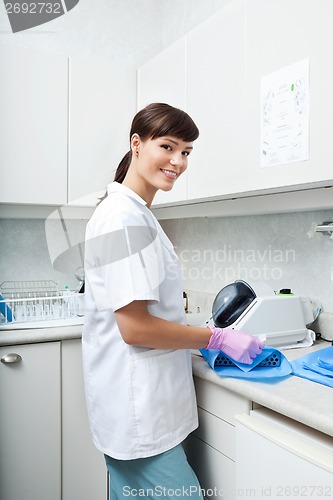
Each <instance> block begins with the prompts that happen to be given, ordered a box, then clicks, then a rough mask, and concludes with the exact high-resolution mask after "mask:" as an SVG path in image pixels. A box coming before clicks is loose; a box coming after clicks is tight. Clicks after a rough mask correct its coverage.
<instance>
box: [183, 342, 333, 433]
mask: <svg viewBox="0 0 333 500" xmlns="http://www.w3.org/2000/svg"><path fill="white" fill-rule="evenodd" d="M330 345H331V344H330V343H328V342H324V341H321V342H317V343H315V344H314V345H313V346H312V347H308V348H301V349H290V350H285V351H283V354H284V355H285V356H286V357H287V359H289V360H290V361H291V360H293V359H296V358H298V357H300V356H304V355H306V354H309V353H310V352H313V351H314V350H317V349H323V348H325V347H329V346H330ZM192 365H193V374H194V375H195V376H197V377H200V378H202V379H204V380H207V381H209V382H212V383H214V384H216V385H220V386H221V387H224V388H225V389H229V390H230V391H233V392H236V393H237V394H240V395H242V396H244V397H246V398H247V399H249V400H250V401H254V402H255V403H258V404H260V405H262V406H265V407H267V408H270V409H271V410H274V411H276V412H278V413H281V414H282V415H286V416H287V417H290V418H292V419H293V420H296V421H298V422H302V423H303V424H305V425H308V426H310V427H312V428H314V429H317V430H318V431H321V432H324V433H325V434H328V435H330V436H332V437H333V388H331V387H327V386H325V385H321V384H318V383H316V382H312V381H310V380H305V379H303V378H300V377H296V376H290V377H287V378H285V379H282V380H280V381H278V382H274V383H267V382H257V381H255V382H254V381H251V380H242V379H236V378H223V377H220V376H219V375H217V374H216V373H215V372H214V371H213V370H212V369H211V368H210V366H209V365H208V363H207V362H206V360H205V359H204V358H202V357H201V356H196V355H193V356H192Z"/></svg>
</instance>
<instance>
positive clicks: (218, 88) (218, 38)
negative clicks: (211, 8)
mask: <svg viewBox="0 0 333 500" xmlns="http://www.w3.org/2000/svg"><path fill="white" fill-rule="evenodd" d="M244 43H245V2H244V0H235V1H233V2H229V3H228V4H227V5H226V6H225V7H224V8H223V9H221V10H220V11H218V12H217V13H216V14H215V15H214V16H212V17H211V18H209V19H208V20H207V21H205V22H204V23H202V24H201V25H200V26H198V27H197V28H196V29H194V30H193V31H191V32H190V33H189V34H188V47H187V111H188V113H189V114H190V115H191V116H192V118H193V119H194V121H195V122H196V123H197V125H198V127H199V129H200V137H199V139H198V140H197V141H196V143H195V149H194V151H193V155H192V156H191V157H190V160H191V164H190V167H189V172H188V196H187V197H188V199H190V200H191V199H196V198H206V197H212V196H221V195H225V194H229V193H238V192H240V191H244V190H245V189H246V187H247V179H246V175H245V174H246V170H245V158H244V118H245V114H244V108H245V106H244V104H245V102H244V91H245V47H244Z"/></svg>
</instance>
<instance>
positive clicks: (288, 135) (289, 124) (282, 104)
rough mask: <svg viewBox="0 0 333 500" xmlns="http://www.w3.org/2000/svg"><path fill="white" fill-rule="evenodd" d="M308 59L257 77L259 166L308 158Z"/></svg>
mask: <svg viewBox="0 0 333 500" xmlns="http://www.w3.org/2000/svg"><path fill="white" fill-rule="evenodd" d="M309 66H310V64H309V59H304V60H302V61H299V62H297V63H295V64H291V65H290V66H286V67H285V68H282V69H280V70H278V71H275V72H274V73H270V74H268V75H264V76H263V77H262V78H261V86H260V87H261V88H260V99H261V144H260V166H261V167H270V166H275V165H282V164H285V163H292V162H299V161H304V160H308V159H309Z"/></svg>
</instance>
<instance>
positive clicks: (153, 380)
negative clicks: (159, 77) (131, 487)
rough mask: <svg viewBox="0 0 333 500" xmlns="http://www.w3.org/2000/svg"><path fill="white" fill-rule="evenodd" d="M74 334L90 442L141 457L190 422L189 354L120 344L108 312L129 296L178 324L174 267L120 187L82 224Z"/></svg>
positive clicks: (166, 245)
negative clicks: (81, 275)
mask: <svg viewBox="0 0 333 500" xmlns="http://www.w3.org/2000/svg"><path fill="white" fill-rule="evenodd" d="M85 271H86V283H85V303H86V312H85V321H84V329H83V336H82V346H83V365H84V380H85V391H86V400H87V408H88V415H89V420H90V426H91V431H92V436H93V441H94V443H95V445H96V447H97V448H98V449H99V450H100V451H101V452H103V453H105V454H107V455H109V456H111V457H113V458H117V459H123V460H127V459H135V458H142V457H149V456H153V455H156V454H159V453H162V452H164V451H166V450H169V449H171V448H172V447H174V446H176V445H177V444H179V443H180V442H181V441H182V440H183V439H185V437H186V436H187V435H188V434H189V433H190V432H192V431H193V430H194V429H195V428H196V427H197V426H198V418H197V409H196V399H195V392H194V386H193V379H192V368H191V357H190V351H189V350H186V349H178V350H171V349H170V350H167V349H150V348H144V347H135V346H130V345H127V344H126V343H125V342H124V341H123V339H122V336H121V334H120V332H119V329H118V326H117V323H116V320H115V314H114V312H115V311H116V310H117V309H119V308H121V307H123V306H125V305H127V304H129V303H131V302H132V301H134V300H146V301H148V310H149V313H150V314H152V315H153V316H157V317H159V318H163V319H166V320H169V321H173V322H176V323H181V324H184V323H185V313H184V307H183V299H182V285H181V279H180V265H179V261H178V258H177V255H176V254H175V251H174V249H173V246H172V244H171V242H170V241H169V239H168V238H167V236H166V235H165V233H164V232H163V230H162V228H161V226H160V225H159V223H158V221H157V220H156V218H155V217H154V216H153V214H152V213H151V211H150V210H149V209H148V208H147V207H146V203H145V201H144V200H143V199H142V198H141V197H140V196H138V195H137V194H136V193H134V192H133V191H132V190H130V189H129V188H127V187H126V186H123V185H122V184H119V183H116V182H113V183H112V184H110V185H109V186H108V197H107V198H106V199H105V200H104V201H103V202H102V203H101V204H100V205H99V206H98V207H97V209H96V210H95V213H94V214H93V216H92V218H91V220H90V221H89V223H88V225H87V232H86V251H85Z"/></svg>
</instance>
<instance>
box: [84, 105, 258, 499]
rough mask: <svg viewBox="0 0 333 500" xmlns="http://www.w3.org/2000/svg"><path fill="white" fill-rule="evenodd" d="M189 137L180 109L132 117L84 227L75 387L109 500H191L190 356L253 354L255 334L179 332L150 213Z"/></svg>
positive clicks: (173, 266)
mask: <svg viewBox="0 0 333 500" xmlns="http://www.w3.org/2000/svg"><path fill="white" fill-rule="evenodd" d="M198 135H199V131H198V129H197V127H196V125H195V124H194V122H193V120H192V119H191V118H190V117H189V116H188V115H187V114H186V113H185V112H184V111H181V110H179V109H176V108H173V107H171V106H169V105H167V104H159V103H156V104H150V105H149V106H147V107H146V108H144V109H143V110H141V111H140V112H139V113H138V114H137V115H136V116H135V117H134V120H133V123H132V128H131V132H130V148H131V149H130V151H129V152H128V153H127V154H126V155H125V157H124V158H123V160H122V161H121V163H120V165H119V167H118V169H117V172H116V175H115V182H113V183H111V184H110V185H109V186H108V192H107V196H106V197H105V199H104V200H103V201H102V202H101V203H100V204H99V206H98V207H97V209H96V210H95V212H94V214H93V216H92V218H91V220H90V221H89V223H88V225H87V232H86V251H85V273H86V281H85V299H86V311H85V323H84V329H83V335H82V347H83V361H84V375H85V389H86V399H87V407H88V414H89V418H90V423H91V428H92V434H93V439H94V442H95V445H96V447H97V448H98V449H99V450H100V451H102V452H103V453H104V454H105V459H106V464H107V468H108V471H109V473H110V498H112V499H113V498H123V497H124V496H126V495H125V494H124V488H125V487H128V488H132V489H137V488H143V489H144V488H157V487H163V488H165V489H166V491H170V492H171V491H172V490H173V489H177V488H178V489H180V490H183V489H184V488H189V490H190V491H192V492H194V491H195V493H194V494H193V495H191V496H192V498H200V499H202V493H201V489H200V486H199V483H198V480H197V478H196V476H195V474H194V472H193V471H192V469H191V467H190V466H189V464H188V462H187V459H186V456H185V454H184V451H183V449H182V447H181V444H180V443H181V442H182V441H183V440H184V439H185V438H186V437H187V436H188V434H189V433H190V432H192V431H193V430H194V429H195V428H196V427H197V426H198V416H197V408H196V399H195V392H194V385H193V379H192V367H191V352H190V349H198V348H201V347H207V348H210V347H209V346H210V343H209V342H210V340H211V339H212V338H213V339H214V346H215V348H221V349H222V345H224V347H225V348H226V347H228V348H231V349H234V348H235V347H237V349H236V351H235V350H234V351H233V352H235V354H237V356H238V357H239V356H240V357H242V356H243V355H246V356H248V357H249V356H250V358H254V357H255V356H256V354H259V352H261V348H260V346H259V345H258V341H257V339H255V337H251V336H249V335H246V334H242V333H241V332H238V333H237V335H234V334H233V335H232V336H229V337H228V339H229V340H225V338H226V337H227V332H225V331H222V329H218V328H217V329H216V328H215V329H214V332H212V331H211V330H210V329H209V328H199V327H194V326H187V325H186V317H185V311H184V307H183V286H182V282H181V269H180V263H179V259H178V257H177V255H176V253H175V251H174V248H173V246H172V243H171V242H170V241H169V239H168V238H167V236H166V234H165V233H164V231H163V230H162V228H161V226H160V224H159V223H158V221H157V219H156V218H155V217H154V215H153V214H152V212H151V211H150V209H149V207H150V205H151V203H152V201H153V198H154V196H155V194H156V192H157V191H158V190H159V189H161V190H164V191H168V190H170V189H172V187H173V185H174V183H175V182H176V181H177V179H178V177H179V176H180V175H181V174H182V173H183V172H184V171H185V170H186V168H187V162H188V156H189V154H190V152H191V151H192V147H193V141H194V140H195V139H196V138H197V137H198ZM120 235H121V238H120ZM119 238H120V239H119ZM250 358H249V361H247V362H249V363H250V362H252V359H250ZM133 491H134V490H133ZM172 496H173V495H172V493H169V494H166V495H165V496H164V498H171V497H172Z"/></svg>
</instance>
